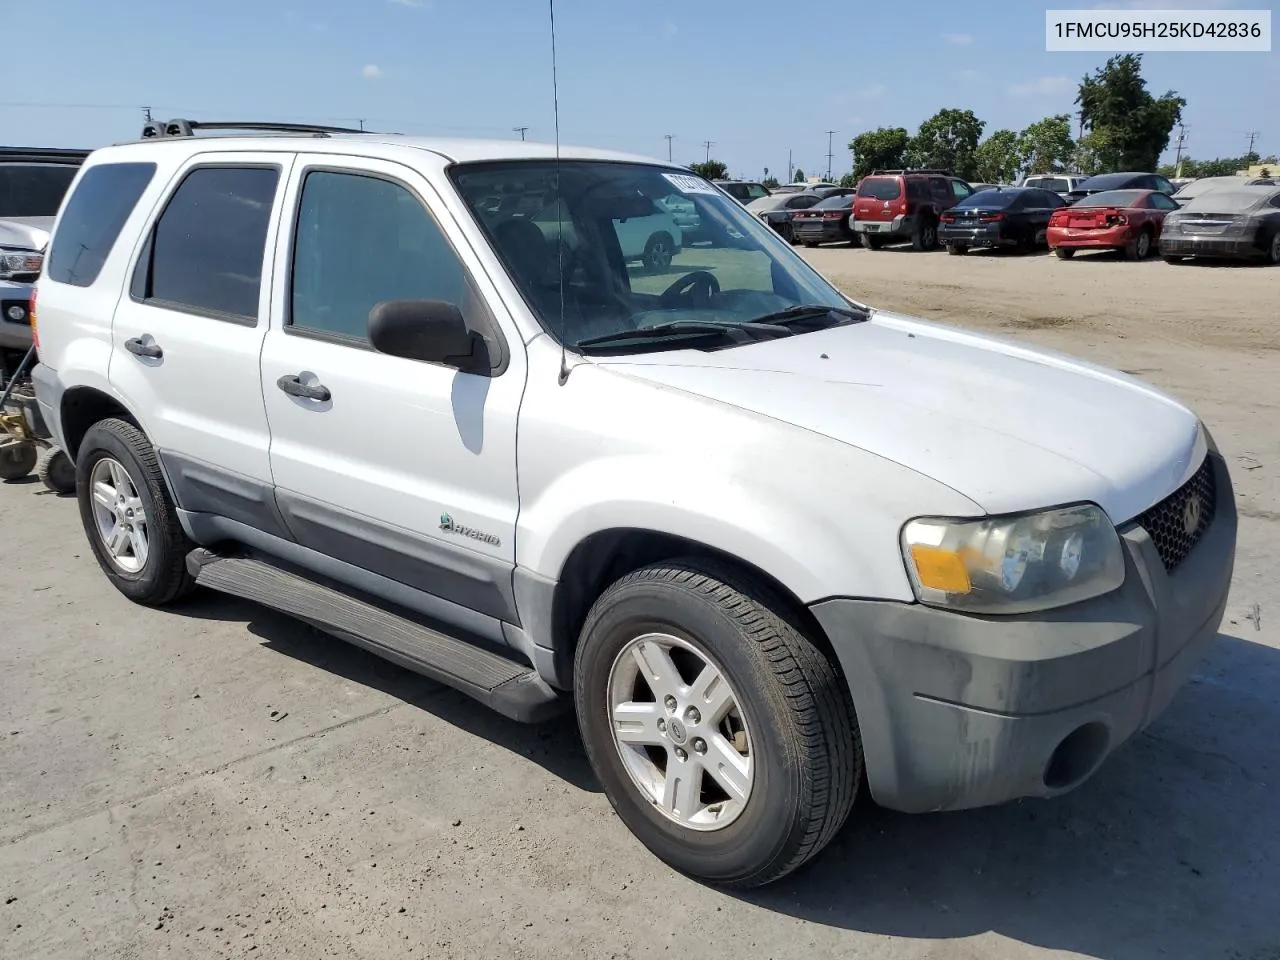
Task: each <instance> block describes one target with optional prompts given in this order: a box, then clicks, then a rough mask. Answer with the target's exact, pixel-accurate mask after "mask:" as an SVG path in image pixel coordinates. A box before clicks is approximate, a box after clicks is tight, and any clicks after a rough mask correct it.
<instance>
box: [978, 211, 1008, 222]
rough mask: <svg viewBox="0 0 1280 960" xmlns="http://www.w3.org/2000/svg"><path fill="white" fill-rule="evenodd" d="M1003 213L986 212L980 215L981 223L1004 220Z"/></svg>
mask: <svg viewBox="0 0 1280 960" xmlns="http://www.w3.org/2000/svg"><path fill="white" fill-rule="evenodd" d="M1003 219H1004V214H1003V213H984V214H982V215H981V216H979V217H978V222H979V223H995V222H996V221H997V220H1003Z"/></svg>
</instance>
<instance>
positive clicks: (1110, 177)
mask: <svg viewBox="0 0 1280 960" xmlns="http://www.w3.org/2000/svg"><path fill="white" fill-rule="evenodd" d="M1131 180H1133V174H1131V173H1102V174H1099V175H1098V176H1096V177H1090V178H1089V179H1088V180H1086V181H1084V182H1083V183H1078V184H1076V189H1075V190H1073V191H1072V193H1077V192H1079V191H1081V190H1092V191H1094V192H1095V193H1099V192H1101V191H1103V190H1115V189H1116V188H1118V187H1123V186H1124V185H1125V184H1127V183H1129V182H1130V181H1131Z"/></svg>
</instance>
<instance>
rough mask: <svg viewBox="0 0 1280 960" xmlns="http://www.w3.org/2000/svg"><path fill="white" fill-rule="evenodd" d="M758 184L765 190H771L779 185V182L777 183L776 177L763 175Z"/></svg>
mask: <svg viewBox="0 0 1280 960" xmlns="http://www.w3.org/2000/svg"><path fill="white" fill-rule="evenodd" d="M760 186H762V187H764V188H765V189H766V190H773V189H776V188H777V187H779V186H781V184H780V183H778V178H777V177H765V178H764V179H763V180H761V181H760Z"/></svg>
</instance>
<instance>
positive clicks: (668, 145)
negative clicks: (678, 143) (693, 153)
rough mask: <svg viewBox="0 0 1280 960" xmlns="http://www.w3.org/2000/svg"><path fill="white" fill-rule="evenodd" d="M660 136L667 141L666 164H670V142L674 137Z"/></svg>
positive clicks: (670, 135) (665, 134) (668, 135)
mask: <svg viewBox="0 0 1280 960" xmlns="http://www.w3.org/2000/svg"><path fill="white" fill-rule="evenodd" d="M662 136H663V137H664V138H665V139H666V141H667V163H670V162H671V141H672V140H674V139H675V136H674V135H673V134H670V133H664V134H663V135H662Z"/></svg>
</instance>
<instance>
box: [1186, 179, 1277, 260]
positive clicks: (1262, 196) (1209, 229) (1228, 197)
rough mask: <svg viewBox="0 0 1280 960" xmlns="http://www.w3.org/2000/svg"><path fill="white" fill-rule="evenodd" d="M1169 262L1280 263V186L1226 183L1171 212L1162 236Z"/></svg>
mask: <svg viewBox="0 0 1280 960" xmlns="http://www.w3.org/2000/svg"><path fill="white" fill-rule="evenodd" d="M1160 255H1161V256H1162V257H1164V258H1165V260H1166V261H1168V262H1169V263H1177V262H1178V261H1180V260H1182V259H1183V258H1185V257H1224V258H1240V259H1244V258H1254V257H1261V258H1262V259H1264V260H1266V261H1267V262H1268V263H1271V264H1273V265H1280V187H1268V186H1256V187H1224V188H1222V189H1221V190H1213V191H1210V192H1209V193H1203V194H1201V195H1200V196H1198V197H1195V198H1193V199H1192V200H1190V201H1189V202H1188V203H1187V205H1186V206H1185V207H1183V208H1182V209H1181V210H1175V211H1173V212H1171V213H1170V214H1169V215H1168V216H1167V217H1165V221H1164V233H1162V234H1161V236H1160Z"/></svg>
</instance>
